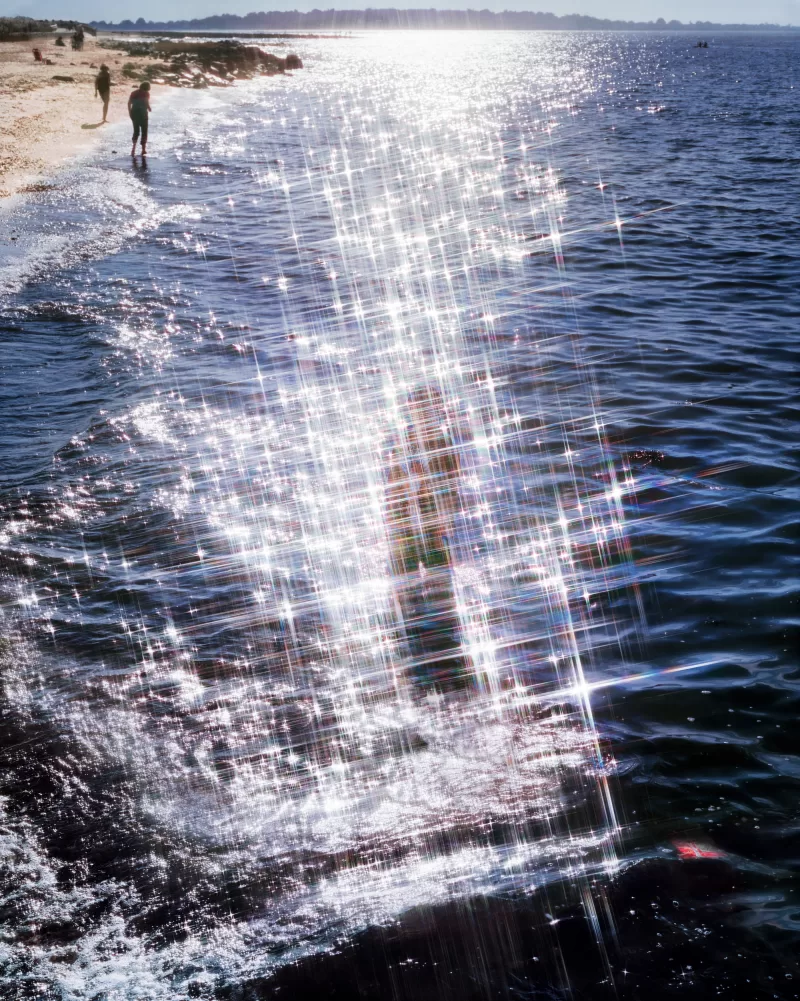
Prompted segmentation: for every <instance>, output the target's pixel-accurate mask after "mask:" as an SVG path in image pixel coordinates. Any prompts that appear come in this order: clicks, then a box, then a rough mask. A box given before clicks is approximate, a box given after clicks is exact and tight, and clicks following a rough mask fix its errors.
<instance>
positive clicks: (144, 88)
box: [128, 80, 150, 156]
mask: <svg viewBox="0 0 800 1001" xmlns="http://www.w3.org/2000/svg"><path fill="white" fill-rule="evenodd" d="M128 114H129V115H130V116H131V121H132V122H133V140H132V144H131V156H135V155H136V140H137V139H138V138H139V134H140V133H141V136H142V156H146V155H147V121H148V116H149V114H150V84H149V82H148V81H147V80H145V81H144V83H140V84H139V86H138V87H137V89H136V90H134V91H133V93H132V94H131V96H130V97H129V98H128Z"/></svg>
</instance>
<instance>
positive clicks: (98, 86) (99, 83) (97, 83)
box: [94, 63, 111, 122]
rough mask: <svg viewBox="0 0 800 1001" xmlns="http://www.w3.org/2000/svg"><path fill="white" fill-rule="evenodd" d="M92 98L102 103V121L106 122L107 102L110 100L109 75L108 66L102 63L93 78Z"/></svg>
mask: <svg viewBox="0 0 800 1001" xmlns="http://www.w3.org/2000/svg"><path fill="white" fill-rule="evenodd" d="M94 96H95V97H99V98H100V100H101V101H102V102H103V121H104V122H107V121H108V102H109V101H110V100H111V73H110V72H109V69H108V66H106V64H105V63H102V65H101V66H100V72H99V73H98V74H97V76H96V77H95V78H94Z"/></svg>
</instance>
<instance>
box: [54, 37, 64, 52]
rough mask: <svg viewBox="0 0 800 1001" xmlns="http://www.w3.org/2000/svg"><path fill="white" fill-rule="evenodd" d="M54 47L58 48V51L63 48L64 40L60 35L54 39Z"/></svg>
mask: <svg viewBox="0 0 800 1001" xmlns="http://www.w3.org/2000/svg"><path fill="white" fill-rule="evenodd" d="M56 45H57V46H58V47H59V49H63V48H64V47H65V46H64V39H63V38H62V37H61V35H59V36H58V38H57V39H56Z"/></svg>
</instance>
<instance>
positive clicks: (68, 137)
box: [0, 36, 157, 198]
mask: <svg viewBox="0 0 800 1001" xmlns="http://www.w3.org/2000/svg"><path fill="white" fill-rule="evenodd" d="M35 47H36V48H39V49H40V50H41V52H42V56H43V59H50V60H51V61H52V65H50V66H48V65H47V64H46V63H45V62H36V61H35V60H34V57H33V49H34V48H35ZM146 61H147V60H144V59H142V60H137V59H135V58H132V57H131V56H129V55H127V54H126V53H125V52H118V51H114V50H110V49H103V48H100V47H99V46H98V41H97V39H95V38H92V37H90V36H87V37H86V43H85V46H84V49H83V51H82V52H73V51H72V49H71V48H69V39H67V40H66V47H64V48H61V47H59V46H56V44H55V36H51V37H48V38H36V39H31V40H29V41H27V42H4V43H2V45H0V116H2V121H3V133H2V139H0V198H5V197H8V196H9V195H13V194H17V193H21V192H25V191H26V190H31V189H34V190H35V188H36V187H37V185H40V184H42V183H46V179H47V177H48V175H49V174H50V173H52V172H53V171H54V170H55V169H56V168H57V167H58V166H59V165H60V164H61V163H62V162H63V161H64V160H65V159H67V158H69V157H70V156H73V155H75V154H78V153H81V152H82V151H84V150H85V149H86V148H87V147H89V146H91V144H92V143H93V142H94V141H96V139H97V137H98V136H99V134H100V132H101V130H102V128H103V126H102V125H101V124H100V121H101V119H102V117H103V106H102V102H101V101H100V99H99V98H98V97H95V95H94V78H95V76H96V74H97V71H98V69H99V67H100V63H106V65H107V66H108V67H109V69H110V70H111V79H112V83H113V87H112V91H111V105H110V107H109V112H108V118H109V122H117V121H120V120H122V119H124V118H126V117H127V108H126V105H127V99H128V94H129V93H130V91H131V89H132V84H133V83H135V80H134V79H131V78H130V77H125V76H123V72H122V70H123V66H124V65H130V64H133V66H134V67H135V66H137V65H138V64H139V63H145V62H146ZM56 77H71V80H59V79H56ZM155 89H157V88H155Z"/></svg>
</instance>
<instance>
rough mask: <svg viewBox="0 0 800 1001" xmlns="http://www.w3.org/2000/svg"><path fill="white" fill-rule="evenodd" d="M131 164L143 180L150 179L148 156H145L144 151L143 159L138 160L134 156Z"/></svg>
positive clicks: (135, 172)
mask: <svg viewBox="0 0 800 1001" xmlns="http://www.w3.org/2000/svg"><path fill="white" fill-rule="evenodd" d="M131 166H132V167H133V172H134V174H138V176H139V177H140V178H141V179H142V180H143V181H147V180H148V177H147V175H148V174H149V172H150V168H149V167H148V166H147V157H146V156H145V154H144V153H142V159H141V161H139V160H137V159H136V158H135V157H134V158H133V161H132V164H131Z"/></svg>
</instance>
